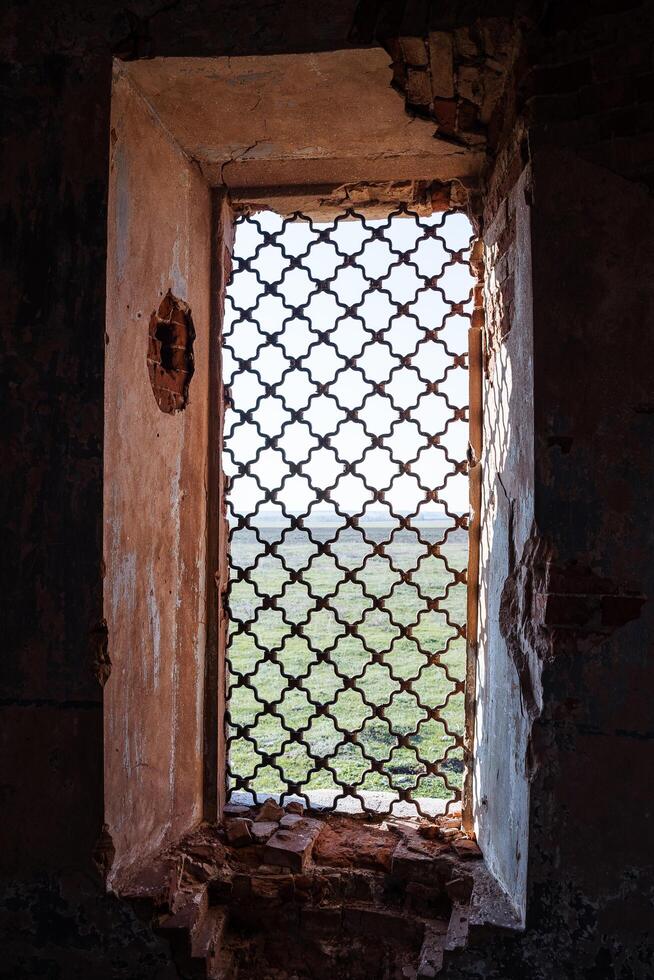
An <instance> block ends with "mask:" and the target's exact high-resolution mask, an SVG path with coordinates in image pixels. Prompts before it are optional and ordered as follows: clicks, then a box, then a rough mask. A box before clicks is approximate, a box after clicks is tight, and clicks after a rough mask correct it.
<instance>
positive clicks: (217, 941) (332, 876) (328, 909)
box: [121, 801, 510, 980]
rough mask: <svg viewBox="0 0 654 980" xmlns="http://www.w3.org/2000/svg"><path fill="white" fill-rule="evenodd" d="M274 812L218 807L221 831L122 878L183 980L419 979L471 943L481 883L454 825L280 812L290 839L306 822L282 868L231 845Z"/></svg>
mask: <svg viewBox="0 0 654 980" xmlns="http://www.w3.org/2000/svg"><path fill="white" fill-rule="evenodd" d="M273 806H274V804H272V801H269V802H268V803H267V804H264V806H263V807H262V808H261V809H260V810H259V811H258V812H257V810H249V811H248V812H249V817H247V818H246V817H244V816H243V815H242V814H241V813H237V812H235V811H236V810H241V809H242V808H236V807H229V808H227V814H226V817H225V821H224V824H223V825H222V826H218V827H212V826H210V825H206V824H205V825H203V826H201V827H199V828H198V829H197V830H196V831H194V832H193V833H192V834H189V835H188V836H187V837H185V838H184V839H182V840H181V841H180V842H179V843H178V844H175V845H174V846H172V847H169V848H167V849H166V850H165V851H164V852H162V853H161V854H160V855H158V856H156V857H155V858H153V859H152V860H151V861H150V862H149V863H148V865H147V867H145V868H140V869H137V870H134V871H133V872H132V874H131V875H130V876H129V877H128V878H127V879H126V880H124V881H123V883H122V885H121V894H122V895H124V896H125V897H128V898H129V900H130V902H131V903H132V904H133V905H134V906H135V907H136V908H139V909H140V910H141V914H142V916H144V917H147V918H149V919H150V920H151V921H152V923H153V925H154V927H155V929H156V930H157V931H158V932H159V933H160V934H161V935H162V936H165V937H166V938H167V939H168V941H169V942H171V945H172V948H173V951H174V955H175V960H176V963H177V966H178V968H179V969H180V970H181V971H184V975H185V976H186V975H191V976H198V977H205V976H206V977H220V978H221V980H235V978H237V977H238V980H247V978H250V977H252V978H255V977H260V976H262V975H265V976H266V977H269V976H270V977H278V976H279V977H283V976H289V975H292V974H293V973H294V972H297V974H298V976H309V975H311V976H314V977H316V978H323V977H324V978H332V977H334V976H338V977H343V978H344V980H358V978H361V980H363V978H368V977H377V976H384V977H386V978H388V980H395V978H397V980H405V978H406V977H407V976H412V977H421V978H423V980H426V978H428V977H433V976H436V973H437V972H440V970H441V968H442V966H443V963H444V962H447V959H448V956H449V955H450V954H451V953H453V952H455V951H457V950H459V949H461V948H464V947H465V945H466V943H467V942H468V938H469V931H470V929H471V928H472V929H473V930H476V934H477V935H481V931H482V930H481V926H482V920H483V913H482V914H480V912H479V895H480V894H483V893H484V889H486V888H487V887H488V882H489V880H490V879H489V878H488V876H487V874H486V872H485V869H484V867H483V864H482V862H481V861H480V860H479V859H480V857H481V855H480V852H479V849H478V848H477V846H476V844H475V843H474V841H472V840H470V839H468V838H467V837H466V836H465V835H464V834H463V832H462V831H461V829H460V825H459V820H458V819H457V818H453V817H444V818H440V819H439V820H437V821H436V822H432V823H429V824H427V823H423V824H420V823H419V821H418V820H393V819H391V820H388V821H385V822H383V823H378V824H374V823H371V822H370V821H368V820H363V819H361V818H357V817H347V816H336V815H334V816H330V817H327V818H318V817H316V816H315V815H312V816H311V817H308V818H307V817H304V816H302V815H300V814H288V815H286V816H284V815H282V816H281V818H280V820H281V823H280V827H281V826H282V824H283V821H284V820H285V819H288V816H290V815H293V816H294V817H297V820H298V822H297V823H296V824H294V825H293V826H292V827H289V828H288V830H287V836H288V839H289V841H290V840H291V839H293V838H295V839H297V840H300V839H302V838H303V837H304V836H305V835H306V831H305V829H304V825H308V824H310V825H311V828H312V830H315V833H313V839H312V841H311V844H310V846H309V849H308V850H307V851H306V853H305V855H304V859H303V861H302V865H301V866H300V865H299V864H295V862H293V863H292V864H291V865H290V866H284V865H281V866H280V865H278V864H277V863H274V864H271V863H270V843H268V844H265V843H259V842H257V841H255V840H252V839H251V840H250V841H249V842H248V843H247V844H246V846H245V847H243V846H236V847H235V846H234V844H233V843H231V842H230V837H231V828H232V827H233V826H235V825H239V824H242V823H243V822H244V820H245V819H247V820H248V821H249V822H250V824H251V826H252V827H253V828H254V827H256V826H257V825H259V826H263V825H264V824H267V823H268V821H267V820H265V819H262V820H260V819H259V818H260V817H262V816H263V817H264V818H265V817H266V816H268V815H269V813H270V811H271V810H272V808H273ZM266 807H267V809H265V808H266ZM262 811H263V812H262ZM281 812H282V814H283V813H284V811H281ZM275 826H277V824H275ZM280 832H281V831H277V833H280ZM424 834H426V835H427V836H424ZM273 839H274V838H271V841H272V840H273ZM346 840H347V844H346ZM240 843H241V842H240V841H239V845H240ZM509 921H510V920H507V924H509ZM430 970H431V971H432V972H429V971H430Z"/></svg>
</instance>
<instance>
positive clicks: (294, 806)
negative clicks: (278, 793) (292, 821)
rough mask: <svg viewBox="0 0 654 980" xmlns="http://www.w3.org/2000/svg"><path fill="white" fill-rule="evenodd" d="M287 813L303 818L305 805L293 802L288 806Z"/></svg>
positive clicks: (296, 801) (297, 801)
mask: <svg viewBox="0 0 654 980" xmlns="http://www.w3.org/2000/svg"><path fill="white" fill-rule="evenodd" d="M286 812H287V813H295V814H299V816H302V815H303V814H304V803H300V801H299V800H291V802H290V803H287V804H286Z"/></svg>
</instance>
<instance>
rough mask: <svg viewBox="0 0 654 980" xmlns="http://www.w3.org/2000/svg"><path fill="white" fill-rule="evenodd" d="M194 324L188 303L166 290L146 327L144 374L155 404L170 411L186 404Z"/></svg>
mask: <svg viewBox="0 0 654 980" xmlns="http://www.w3.org/2000/svg"><path fill="white" fill-rule="evenodd" d="M194 340H195V328H194V326H193V318H192V316H191V311H190V309H189V307H188V304H187V303H185V302H184V301H183V300H180V299H177V297H176V296H173V294H172V293H171V292H170V290H169V291H168V292H167V293H166V295H165V296H164V298H163V299H162V301H161V303H160V304H159V309H158V310H157V311H156V312H155V311H154V310H153V311H152V315H151V317H150V323H149V327H148V374H149V375H150V384H151V385H152V391H153V393H154V397H155V398H156V401H157V405H158V406H159V408H160V409H161V411H162V412H166V413H167V414H168V415H174V413H175V412H181V411H182V409H184V408H185V407H186V403H187V401H188V389H189V385H190V383H191V378H192V377H193V372H194V370H195V367H194V364H193V341H194Z"/></svg>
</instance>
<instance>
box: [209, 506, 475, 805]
mask: <svg viewBox="0 0 654 980" xmlns="http://www.w3.org/2000/svg"><path fill="white" fill-rule="evenodd" d="M393 526H394V525H392V524H390V523H382V522H379V523H376V524H374V523H366V524H365V525H364V524H362V525H361V528H360V529H359V530H356V529H351V528H350V529H347V530H346V531H343V532H341V533H340V535H339V536H338V537H337V538H336V534H337V526H335V525H333V524H328V523H325V524H314V525H312V526H311V529H310V530H311V535H312V536H313V538H314V539H315V540H316V541H320V542H330V541H334V539H335V538H336V540H335V541H334V543H333V544H332V545H331V551H332V554H331V555H330V554H322V555H319V556H317V557H316V548H315V546H314V545H312V544H311V541H310V540H309V537H308V535H307V534H306V532H304V531H294V532H292V533H288V534H287V535H286V537H285V538H284V539H283V541H282V543H281V544H280V546H279V557H275V556H274V555H272V554H271V555H268V556H267V557H260V558H259V559H258V560H257V556H258V555H259V554H260V553H261V552H262V551H263V546H262V545H261V544H259V542H257V540H256V538H255V536H254V534H253V533H252V532H251V531H248V530H240V531H236V530H235V531H233V534H232V542H231V562H232V565H233V566H234V568H235V569H239V568H241V569H243V568H250V567H251V566H254V567H253V569H252V572H251V579H252V583H250V582H246V581H241V582H239V581H236V577H237V576H236V573H233V574H232V583H231V586H230V595H229V604H230V615H231V620H232V626H231V631H230V644H229V649H228V662H229V676H228V684H229V691H228V699H229V712H230V718H231V721H232V722H233V723H236V724H237V725H240V726H252V727H251V728H250V731H249V738H248V737H245V734H242V735H241V736H239V737H234V738H233V740H232V741H231V744H230V752H229V762H230V769H231V772H232V774H237V775H239V776H241V777H245V778H246V779H247V788H248V789H250V790H251V791H253V792H257V793H266V792H269V793H280V792H283V791H284V790H285V789H286V782H285V781H284V780H282V778H281V776H280V773H279V772H278V770H277V769H276V768H274V766H273V765H271V764H264V765H261V766H260V767H259V768H258V769H257V772H256V775H254V773H255V767H256V765H257V763H260V762H261V761H262V754H261V753H267V754H269V755H273V756H274V755H276V754H277V753H280V751H281V754H280V755H279V756H278V757H277V758H275V759H273V760H268V762H274V763H276V764H277V765H280V766H281V767H282V768H283V771H284V774H285V780H286V781H288V782H293V783H302V784H303V789H304V790H331V789H338V783H337V782H335V780H334V777H333V775H332V774H331V773H330V772H329V770H328V769H320V770H319V771H314V770H315V768H316V763H315V761H314V760H312V759H311V756H310V755H309V753H308V752H307V750H306V748H305V747H304V746H303V745H302V744H300V743H298V742H297V741H291V743H290V744H288V745H286V746H285V747H284V748H283V750H282V746H283V745H284V743H285V742H287V741H288V740H289V738H290V736H289V734H288V731H287V730H285V728H284V725H283V724H282V720H280V718H279V717H277V715H279V716H281V718H282V719H283V721H284V723H285V725H286V728H287V729H292V730H293V731H294V732H296V733H298V735H299V736H301V738H302V739H303V740H304V741H305V742H306V743H307V745H308V746H309V748H310V752H311V753H312V754H313V755H314V756H317V757H319V758H321V759H324V758H329V765H330V766H331V767H332V768H333V769H334V771H335V773H336V775H337V778H338V780H340V781H342V782H343V783H346V784H347V785H348V786H356V787H357V788H358V789H361V790H382V791H389V790H390V791H391V792H394V791H396V790H397V789H398V788H407V787H410V788H411V789H412V791H413V794H414V795H415V796H416V797H439V798H447V797H449V796H451V790H450V789H448V787H447V785H446V783H445V781H444V780H443V778H441V776H439V775H435V776H429V777H428V776H425V774H424V760H427V761H429V762H433V761H436V760H438V759H440V758H442V757H443V756H444V755H445V753H446V752H447V750H448V749H450V751H449V752H448V757H447V759H446V760H445V762H444V763H443V764H442V766H441V769H440V771H441V772H442V773H443V774H445V775H446V776H447V779H448V780H449V782H450V785H451V786H460V785H461V778H462V769H463V763H462V752H461V749H459V748H453V745H454V740H453V738H452V737H451V735H448V733H447V731H446V728H445V725H444V724H443V722H444V723H445V724H446V725H447V726H448V727H449V730H450V732H453V733H457V734H459V735H460V734H462V732H463V694H462V693H456V694H454V693H452V691H453V688H454V683H455V681H456V680H463V677H464V673H465V641H464V640H463V639H462V638H458V639H456V638H455V637H456V629H455V628H454V627H453V626H452V625H450V624H448V621H447V615H446V613H445V611H444V610H447V614H448V615H449V618H450V621H451V622H452V623H458V624H462V623H464V622H465V600H466V596H465V585H464V584H462V583H460V584H454V583H453V577H452V574H451V573H450V572H449V571H448V569H447V567H446V565H445V563H444V562H443V561H442V560H441V558H439V557H436V556H434V555H426V550H427V549H426V548H425V545H422V544H420V542H419V540H418V539H417V537H416V535H415V534H414V532H413V531H402V532H399V531H397V530H396V532H395V534H394V535H392V531H393ZM416 528H417V529H418V530H419V533H420V535H421V537H422V538H423V539H424V540H425V541H427V542H429V543H436V542H439V541H441V540H442V539H443V535H444V530H445V528H444V526H443V524H441V523H437V522H433V523H428V522H424V521H421V522H419V523H418V524H416ZM260 535H261V538H262V540H264V541H268V542H272V541H281V540H282V527H281V526H279V525H275V524H266V525H263V526H262V527H261V529H260ZM364 535H365V537H367V538H368V541H369V542H373V543H377V542H382V541H383V542H385V541H389V539H390V543H389V544H388V545H386V546H385V553H384V554H383V555H376V556H374V557H373V558H369V559H368V562H367V563H366V565H365V568H364V569H363V570H362V571H358V572H357V575H356V578H354V579H353V580H351V581H348V582H346V583H345V584H340V585H339V583H340V582H341V581H342V578H343V572H342V571H340V570H339V569H338V568H337V566H336V561H335V559H336V560H338V562H339V563H340V564H341V565H343V566H345V567H346V568H347V569H359V568H360V566H361V564H362V562H363V559H364V557H365V555H366V554H369V553H370V550H371V547H372V545H371V544H370V543H366V541H365V540H364V537H363V536H364ZM312 555H313V556H314V557H313V560H311V558H312ZM440 555H441V557H442V558H444V559H445V560H446V561H447V563H448V564H449V566H450V568H451V569H456V570H459V571H460V570H462V569H464V568H465V566H466V563H467V535H466V534H465V533H464V532H462V531H457V532H455V533H454V534H452V533H451V534H450V536H449V537H448V539H447V540H446V541H445V542H444V543H443V544H442V545H441V548H440ZM421 556H422V560H419V559H420V558H421ZM282 557H283V559H284V561H285V563H286V565H287V568H288V569H292V570H303V572H302V576H303V580H304V582H301V581H293V580H292V579H293V576H292V574H291V573H290V572H289V571H287V570H285V569H284V567H283V564H282V561H281V558H282ZM392 565H394V566H395V568H396V569H403V570H408V569H415V568H416V566H417V569H416V570H415V571H414V572H413V575H412V581H413V582H414V583H415V584H417V585H419V587H420V590H421V592H422V594H423V596H424V597H442V602H441V603H440V606H439V608H438V609H434V610H429V609H427V607H426V603H425V601H424V599H422V598H421V597H420V595H419V594H418V593H417V592H416V590H415V589H414V588H413V587H412V586H411V585H409V584H407V583H403V582H402V580H401V577H400V575H399V573H398V572H397V571H394V570H393V568H392ZM364 587H365V590H366V591H367V592H368V593H369V594H371V595H373V596H379V597H381V596H388V598H387V599H386V600H385V603H384V608H383V609H374V608H373V603H372V601H371V599H369V598H367V597H366V595H365V592H364ZM257 590H258V592H259V596H261V597H263V596H281V598H280V599H279V600H278V603H277V604H278V606H279V609H275V608H267V609H259V611H258V612H257V609H258V607H260V606H261V605H262V599H261V598H260V597H258V596H257ZM325 597H330V598H329V606H330V607H331V608H329V607H324V608H318V609H317V608H316V599H323V598H325ZM297 624H303V635H295V636H289V634H290V632H291V628H292V626H293V625H297ZM347 624H358V626H357V633H358V635H351V634H349V635H348V634H347V633H346V628H347ZM396 624H400V625H401V626H409V625H412V624H414V625H413V626H412V634H411V636H410V637H406V636H405V637H403V636H401V635H400V631H399V629H398V627H397V625H396ZM242 627H245V630H243V629H242ZM246 630H247V631H246ZM448 641H449V642H448ZM438 652H440V656H439V657H438V658H437V659H438V663H432V664H431V665H429V664H428V662H427V655H433V654H437V653H438ZM448 674H449V677H448ZM351 678H356V679H357V680H356V687H357V688H358V689H359V690H357V689H355V688H351V687H348V686H347V682H348V680H349V679H351ZM409 680H411V681H412V690H413V692H414V693H412V692H411V690H405V691H402V690H401V684H402V682H406V681H409ZM359 691H361V692H363V695H364V697H362V696H361V694H360V693H359ZM417 699H419V701H420V702H422V705H424V706H428V707H429V708H432V709H433V708H436V707H438V706H442V707H441V708H440V711H439V715H440V719H441V720H438V719H437V718H434V717H433V713H432V717H429V715H428V712H427V710H426V709H425V708H423V707H421V706H420V704H419V703H418V700H417ZM263 702H265V704H264V703H263ZM312 702H313V703H312ZM366 702H368V703H367V704H366ZM323 706H327V707H328V713H322V712H321V713H319V714H316V712H318V711H320V709H322V708H323ZM380 706H385V707H384V710H383V713H384V718H380V717H377V716H375V714H374V709H375V708H379V707H380ZM330 716H331V717H330ZM339 728H340V731H339ZM359 729H361V731H360V732H359V734H358V736H357V744H349V745H344V746H343V745H341V746H340V747H339V742H340V741H341V739H342V732H343V731H345V732H354V731H359ZM229 731H230V735H232V736H234V735H235V734H236V729H235V728H234V727H233V726H232V727H231V728H230V730H229ZM404 736H406V740H405V744H404V745H401V744H400V741H399V740H400V739H401V738H403V737H404ZM253 740H254V741H253ZM254 743H256V749H257V750H258V751H257V750H255V744H254ZM364 751H365V753H367V754H368V755H369V756H370V757H371V758H374V759H376V760H380V761H382V762H383V773H376V772H372V773H371V772H369V771H368V770H369V766H370V763H369V762H368V761H367V760H366V759H365V757H364V755H363V752H364ZM421 760H423V761H421ZM264 761H265V760H264ZM231 785H232V786H233V785H234V780H233V779H232V782H231Z"/></svg>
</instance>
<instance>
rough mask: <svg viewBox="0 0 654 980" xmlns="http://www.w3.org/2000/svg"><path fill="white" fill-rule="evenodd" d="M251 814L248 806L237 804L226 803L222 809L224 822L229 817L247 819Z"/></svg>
mask: <svg viewBox="0 0 654 980" xmlns="http://www.w3.org/2000/svg"><path fill="white" fill-rule="evenodd" d="M251 812H252V811H251V810H250V807H249V806H244V805H241V804H238V803H226V804H225V806H224V807H223V819H224V820H226V819H229V818H230V817H249V816H250V814H251Z"/></svg>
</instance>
